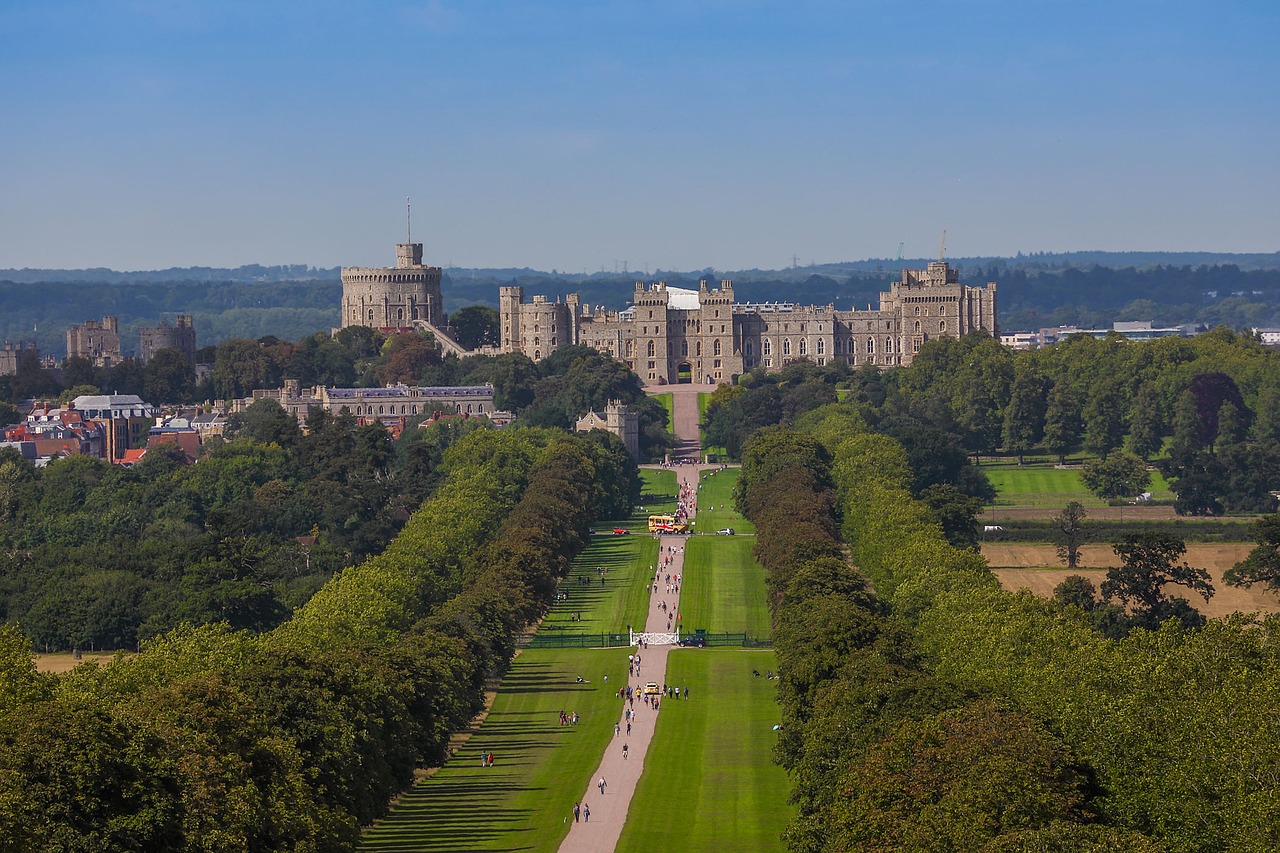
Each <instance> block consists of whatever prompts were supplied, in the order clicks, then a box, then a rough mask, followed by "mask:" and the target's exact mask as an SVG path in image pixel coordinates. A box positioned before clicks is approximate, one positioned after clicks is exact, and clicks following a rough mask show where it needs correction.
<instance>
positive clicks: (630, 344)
mask: <svg viewBox="0 0 1280 853" xmlns="http://www.w3.org/2000/svg"><path fill="white" fill-rule="evenodd" d="M635 355H636V342H635V341H627V358H635Z"/></svg>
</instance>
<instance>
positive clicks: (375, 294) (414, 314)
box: [342, 243, 997, 384]
mask: <svg viewBox="0 0 1280 853" xmlns="http://www.w3.org/2000/svg"><path fill="white" fill-rule="evenodd" d="M440 281H441V269H440V267H433V266H424V265H423V264H422V244H421V243H401V244H399V245H397V246H396V266H395V267H377V268H366V267H358V268H344V269H343V270H342V325H343V326H344V327H345V326H372V327H374V328H378V329H383V330H388V331H390V330H402V329H420V330H424V331H430V332H432V333H433V334H434V335H435V337H436V340H437V341H438V342H439V343H440V345H441V346H442V347H443V348H444V350H445V351H447V352H453V353H455V354H457V355H470V354H473V353H472V352H471V351H469V350H467V349H465V348H464V347H462V346H461V345H460V344H458V342H457V341H456V340H455V339H454V338H453V335H452V334H451V333H450V331H449V329H448V327H447V325H446V320H445V314H444V301H443V299H442V298H441V293H440ZM498 313H499V317H500V323H501V342H500V343H499V345H498V346H497V347H486V348H485V349H484V350H482V351H477V352H483V353H489V354H496V353H511V352H520V353H524V354H525V355H527V356H529V357H530V358H532V359H533V360H535V361H538V360H540V359H542V358H545V357H546V356H548V355H550V354H551V352H552V351H554V350H555V349H557V348H559V347H562V346H569V345H572V344H583V345H586V346H589V347H592V348H594V349H597V350H599V351H600V352H607V353H609V354H610V355H612V356H613V357H614V358H617V359H620V360H621V361H624V362H626V363H627V365H628V366H629V367H630V368H631V369H632V370H633V371H635V372H636V373H637V374H638V375H639V376H640V377H641V378H642V379H643V380H644V381H645V382H646V383H648V384H663V383H682V382H693V383H698V384H717V383H719V382H728V381H732V380H733V379H734V378H735V377H736V376H738V375H739V374H742V373H745V372H747V371H749V370H753V369H755V368H759V367H763V368H764V369H765V370H779V369H781V368H782V367H784V366H785V365H787V364H789V363H790V362H792V361H796V360H798V359H808V360H809V361H813V362H815V363H817V364H828V363H831V362H835V361H841V362H845V363H847V364H850V365H854V366H857V365H863V364H871V365H876V366H880V367H888V366H892V365H906V364H910V363H911V359H912V358H913V356H914V355H915V353H916V352H918V351H919V349H920V347H921V346H922V345H923V344H924V343H925V342H926V341H928V340H931V339H933V338H939V337H952V338H955V337H959V336H961V335H964V334H966V333H968V332H971V331H974V330H977V329H985V330H986V331H987V332H989V333H991V334H992V335H993V336H994V335H996V334H997V328H996V285H995V283H994V282H988V283H987V284H986V285H983V286H970V285H964V284H961V283H960V277H959V271H958V270H954V269H952V268H951V267H950V265H949V264H947V262H946V261H942V260H938V261H935V262H930V263H929V264H928V266H927V268H926V269H923V270H903V271H902V273H901V276H900V278H899V279H898V280H896V281H894V282H892V283H891V284H890V286H889V290H887V291H883V292H881V294H880V307H879V308H878V309H869V310H866V311H837V310H836V309H835V308H834V306H830V305H828V306H817V305H794V304H791V303H785V302H784V303H772V302H771V303H767V304H753V303H738V302H736V301H735V299H734V295H733V282H731V281H727V280H726V281H721V282H720V284H719V286H718V287H712V286H711V285H710V284H709V283H708V282H706V281H702V282H700V283H699V286H698V289H697V290H692V289H687V288H678V287H668V286H667V285H666V284H664V283H661V282H658V283H655V284H646V283H644V282H637V283H636V286H635V293H634V294H633V296H632V299H631V304H630V305H629V306H628V307H627V308H626V309H625V310H622V311H608V310H606V309H604V308H603V307H599V306H597V307H595V308H594V309H593V308H592V307H591V306H589V305H585V304H583V303H582V302H581V301H580V300H579V298H578V296H577V295H576V294H570V295H568V296H565V297H563V298H557V299H555V300H551V299H548V298H547V297H545V296H534V297H532V299H531V300H528V301H526V299H525V295H524V289H523V288H521V287H515V286H512V287H502V288H500V289H499V295H498Z"/></svg>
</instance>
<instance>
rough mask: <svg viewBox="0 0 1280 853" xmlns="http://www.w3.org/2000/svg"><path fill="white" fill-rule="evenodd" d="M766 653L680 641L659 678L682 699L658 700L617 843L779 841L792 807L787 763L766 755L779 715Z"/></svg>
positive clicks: (765, 846) (622, 846) (703, 846)
mask: <svg viewBox="0 0 1280 853" xmlns="http://www.w3.org/2000/svg"><path fill="white" fill-rule="evenodd" d="M753 669H755V670H758V671H759V672H761V673H764V672H766V671H768V670H771V669H773V670H776V669H777V665H776V664H775V662H774V656H773V652H771V651H744V650H736V649H681V650H678V651H673V652H672V653H671V655H670V657H669V658H668V661H667V679H666V680H667V683H669V684H679V685H688V687H689V699H688V700H687V701H686V700H683V699H681V700H679V701H677V700H674V699H669V700H667V701H664V702H663V703H662V711H661V712H660V713H659V715H658V726H657V730H656V732H655V734H654V739H653V743H652V744H651V745H650V747H649V754H648V756H647V757H646V758H645V767H644V775H643V776H642V777H641V779H640V784H639V786H638V789H637V791H636V795H635V798H634V799H633V800H632V801H631V809H630V811H629V812H628V814H627V823H626V826H624V827H623V830H622V838H621V839H620V840H619V842H618V846H617V848H616V849H617V850H618V851H623V853H627V851H635V853H647V851H652V850H739V851H748V850H749V851H760V850H782V849H783V846H782V842H781V841H780V840H779V835H780V834H781V833H782V830H783V828H784V827H785V826H786V824H787V821H788V820H790V818H791V816H792V814H793V809H792V807H791V806H789V805H788V804H787V795H788V793H789V791H790V785H789V784H788V781H787V775H786V772H785V771H783V770H782V769H781V768H780V767H778V766H776V765H775V764H773V763H772V761H771V759H770V750H771V749H772V748H773V744H774V742H775V741H776V740H777V733H776V732H774V731H773V726H774V725H775V724H777V722H778V720H779V713H778V706H777V705H776V704H775V702H774V695H775V693H776V689H777V688H776V685H777V682H775V681H767V680H765V679H764V678H756V677H755V676H753V675H752V674H751V671H752V670H753Z"/></svg>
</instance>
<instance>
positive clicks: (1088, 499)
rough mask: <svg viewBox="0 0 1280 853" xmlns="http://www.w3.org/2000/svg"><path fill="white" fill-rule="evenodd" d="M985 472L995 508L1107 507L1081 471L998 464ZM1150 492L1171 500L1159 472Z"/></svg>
mask: <svg viewBox="0 0 1280 853" xmlns="http://www.w3.org/2000/svg"><path fill="white" fill-rule="evenodd" d="M982 471H983V473H985V474H986V475H987V479H988V480H990V481H991V485H992V486H994V487H995V489H996V492H997V495H996V502H995V503H996V506H998V507H1004V506H1031V507H1038V506H1063V505H1064V504H1066V503H1067V502H1068V501H1079V502H1080V503H1081V504H1083V505H1084V506H1087V507H1090V506H1092V507H1101V506H1106V505H1107V504H1106V501H1103V500H1099V499H1098V498H1097V497H1095V496H1094V495H1093V493H1092V492H1090V491H1089V490H1088V489H1086V488H1085V487H1084V484H1083V483H1081V482H1080V470H1079V469H1078V468H1054V467H1053V466H1052V465H1021V466H1019V465H1017V464H1013V463H1004V462H1000V463H996V464H993V465H983V466H982ZM1148 490H1149V491H1150V492H1151V493H1152V498H1153V499H1154V500H1158V501H1160V500H1172V499H1173V493H1172V492H1170V491H1169V484H1168V483H1167V482H1165V479H1164V477H1162V476H1160V473H1159V472H1158V471H1153V472H1152V473H1151V485H1150V486H1149V487H1148Z"/></svg>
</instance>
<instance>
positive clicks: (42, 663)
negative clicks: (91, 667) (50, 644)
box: [35, 652, 128, 675]
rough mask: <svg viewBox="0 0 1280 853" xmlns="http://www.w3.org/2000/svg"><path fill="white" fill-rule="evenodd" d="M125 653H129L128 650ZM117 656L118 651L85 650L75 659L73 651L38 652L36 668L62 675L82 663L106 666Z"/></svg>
mask: <svg viewBox="0 0 1280 853" xmlns="http://www.w3.org/2000/svg"><path fill="white" fill-rule="evenodd" d="M125 654H128V652H126V653H125ZM115 656H116V652H84V653H83V654H82V655H81V656H80V660H76V659H75V655H73V654H72V653H71V652H49V653H48V654H45V653H37V654H36V656H35V658H36V669H38V670H40V672H52V673H54V674H55V675H61V674H62V673H64V672H70V671H71V670H73V669H75V668H76V667H77V666H79V665H80V664H82V663H90V662H92V663H96V664H98V665H99V666H106V665H107V664H109V663H111V659H112V658H113V657H115Z"/></svg>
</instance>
